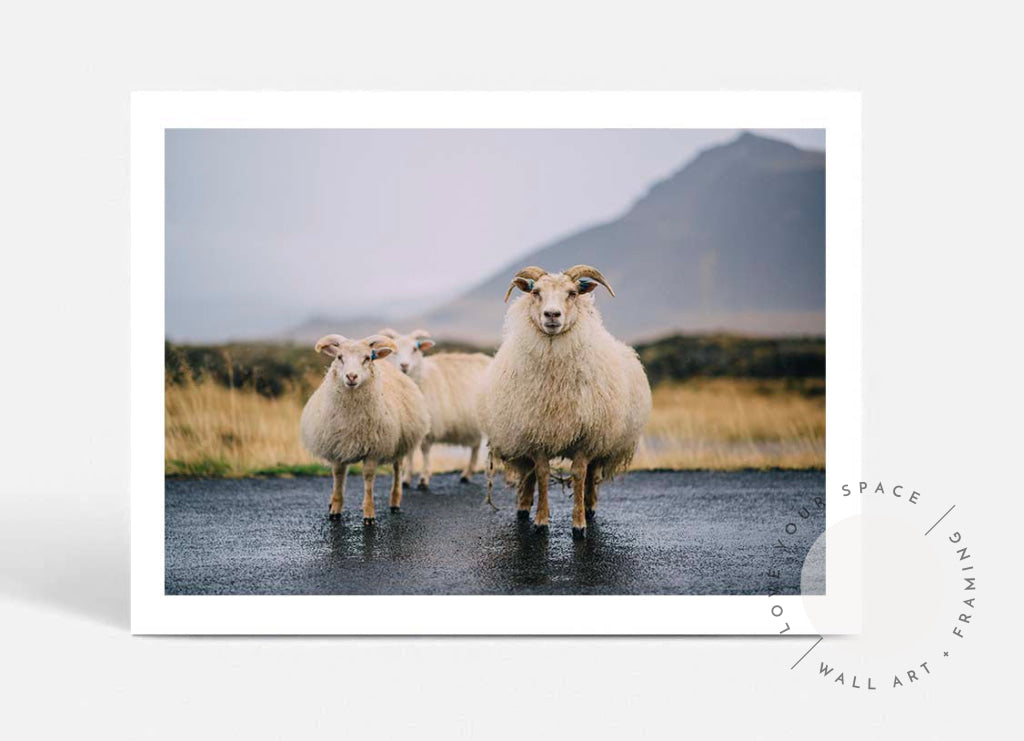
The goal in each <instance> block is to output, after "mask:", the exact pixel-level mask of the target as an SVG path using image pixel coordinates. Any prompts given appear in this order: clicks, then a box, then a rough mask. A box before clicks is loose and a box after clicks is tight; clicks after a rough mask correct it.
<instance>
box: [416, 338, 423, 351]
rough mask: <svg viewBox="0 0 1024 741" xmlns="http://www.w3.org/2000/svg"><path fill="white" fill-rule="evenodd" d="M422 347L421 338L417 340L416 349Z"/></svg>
mask: <svg viewBox="0 0 1024 741" xmlns="http://www.w3.org/2000/svg"><path fill="white" fill-rule="evenodd" d="M421 347H422V345H421V344H420V341H419V340H416V349H417V350H419V349H420V348H421Z"/></svg>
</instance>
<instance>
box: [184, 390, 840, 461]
mask: <svg viewBox="0 0 1024 741" xmlns="http://www.w3.org/2000/svg"><path fill="white" fill-rule="evenodd" d="M313 382H314V383H315V382H316V379H313ZM307 389H308V385H307V384H303V385H302V389H299V388H296V389H295V390H293V391H289V392H287V393H285V394H283V395H281V396H279V397H277V398H273V399H270V398H265V397H263V396H260V395H259V394H257V393H256V392H255V391H248V390H238V389H234V390H232V389H228V388H226V387H224V386H222V385H220V384H217V383H215V382H213V381H203V382H199V383H188V382H186V383H184V384H168V385H167V386H166V389H165V401H164V406H165V411H166V420H165V424H166V448H165V461H166V466H165V472H166V474H167V475H172V476H173V475H184V476H188V475H195V476H249V475H291V474H295V473H316V474H326V473H328V469H327V468H326V467H324V466H322V465H321V464H320V462H319V461H316V460H315V459H313V458H312V457H311V456H310V455H309V454H308V453H307V452H306V451H305V450H303V448H302V444H301V442H300V441H299V415H300V414H301V412H302V407H303V404H304V403H305V396H306V394H307V393H308V390H307ZM467 455H468V451H466V450H465V449H460V448H450V447H448V446H435V448H434V449H433V450H432V451H431V457H432V459H433V460H432V463H433V466H434V469H435V470H436V471H450V470H455V469H458V468H461V467H462V466H463V465H465V459H466V456H467ZM418 458H419V456H417V464H416V465H417V466H418V465H419V462H418ZM481 460H483V459H482V458H481ZM824 466H825V394H824V382H823V381H822V380H813V379H810V380H793V381H787V380H770V381H760V380H754V379H743V378H716V379H698V380H690V381H686V382H672V383H664V384H662V385H659V386H658V387H657V388H655V389H654V411H653V413H652V415H651V421H650V423H649V424H648V426H647V430H646V432H645V434H644V437H643V440H642V441H641V443H640V448H639V450H638V451H637V454H636V457H635V458H634V460H633V465H632V468H634V469H652V468H667V469H677V470H685V469H723V470H728V469H738V468H776V467H777V468H824Z"/></svg>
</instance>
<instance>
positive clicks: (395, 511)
mask: <svg viewBox="0 0 1024 741" xmlns="http://www.w3.org/2000/svg"><path fill="white" fill-rule="evenodd" d="M401 511H402V508H401V507H392V508H391V514H393V515H397V514H398V513H400V512H401Z"/></svg>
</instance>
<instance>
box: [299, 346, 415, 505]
mask: <svg viewBox="0 0 1024 741" xmlns="http://www.w3.org/2000/svg"><path fill="white" fill-rule="evenodd" d="M396 349H397V348H396V346H395V343H394V341H392V340H391V339H390V338H389V337H384V336H381V335H371V336H370V337H367V338H365V339H363V340H349V339H346V338H345V337H342V336H341V335H337V334H329V335H327V336H325V337H322V338H320V340H319V341H317V343H316V351H317V352H319V353H323V354H324V355H326V356H328V357H330V358H332V361H331V364H330V366H329V367H328V369H327V373H326V375H325V376H324V380H323V382H322V383H321V384H320V386H319V387H318V388H317V390H316V391H314V392H313V395H312V396H311V397H310V398H309V401H308V402H306V406H305V408H304V409H303V410H302V419H301V422H300V428H301V433H302V443H303V445H305V447H306V449H307V450H309V452H310V453H312V454H313V455H315V456H318V457H320V458H323V459H324V460H326V461H327V462H328V463H329V464H330V465H331V469H332V471H333V474H334V487H333V490H332V494H331V506H330V517H331V519H339V518H340V517H341V509H342V506H343V504H344V501H345V479H346V476H347V473H348V466H349V464H351V463H356V462H358V461H362V464H363V490H364V493H363V524H364V525H372V524H374V520H375V513H374V506H373V480H374V477H375V475H376V471H377V465H378V464H379V463H382V462H388V461H390V462H391V463H392V465H393V466H394V477H393V479H392V482H391V499H390V504H391V511H392V512H395V513H397V512H399V511H400V507H401V505H402V485H401V463H402V459H403V458H405V456H406V455H408V454H409V453H410V452H411V451H412V450H414V449H415V448H416V446H417V445H419V443H420V441H421V440H422V439H423V436H424V435H426V434H427V431H428V430H429V427H430V417H429V415H428V413H427V405H426V402H425V401H424V399H423V394H422V393H420V390H419V388H418V387H417V386H416V384H415V383H413V382H412V381H411V380H410V379H409V378H407V377H406V376H404V375H403V374H402V373H400V372H399V371H398V370H397V369H396V368H395V367H394V366H392V365H391V364H390V363H379V362H377V361H378V360H383V359H384V358H386V357H387V356H388V355H390V354H391V353H393V352H395V350H396Z"/></svg>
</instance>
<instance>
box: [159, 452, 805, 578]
mask: <svg viewBox="0 0 1024 741" xmlns="http://www.w3.org/2000/svg"><path fill="white" fill-rule="evenodd" d="M361 483H362V482H361V480H360V479H359V478H358V477H350V486H349V496H348V498H347V500H346V502H345V511H344V513H343V516H342V519H341V521H340V522H339V521H335V522H331V521H329V520H328V518H327V506H328V501H329V499H330V479H325V478H295V479H242V480H205V479H191V480H168V481H167V482H166V575H165V587H166V592H167V593H168V594H766V593H768V592H769V591H770V590H772V589H776V590H780V591H783V592H785V593H794V592H799V591H800V570H801V566H802V565H803V560H804V557H805V555H806V553H807V550H808V549H809V548H810V546H811V544H812V543H813V542H814V540H815V538H817V537H818V536H819V535H820V534H821V532H822V531H823V529H824V523H825V511H824V509H823V508H818V507H816V506H815V504H814V498H815V497H823V496H824V487H825V475H824V473H822V472H804V471H798V472H780V471H743V472H651V473H647V472H642V473H641V472H636V473H630V474H626V475H625V476H623V477H621V478H619V479H617V480H615V481H612V482H609V483H606V484H605V485H604V486H602V488H601V499H600V500H599V502H598V514H597V519H596V521H595V522H593V523H592V524H591V526H590V527H589V528H588V538H587V540H586V541H583V542H574V541H573V539H572V533H571V524H570V512H571V500H570V499H569V497H568V496H566V495H563V494H562V490H561V488H560V487H559V486H558V485H557V484H552V487H551V495H550V502H551V529H550V532H549V533H548V534H547V535H546V536H544V535H539V534H537V533H535V532H533V529H532V526H530V525H529V524H525V525H524V524H521V523H519V522H517V521H516V517H515V507H514V499H513V495H512V492H510V491H507V490H505V489H503V488H496V490H495V502H496V503H497V505H498V506H499V507H501V509H500V510H499V511H492V510H491V508H490V507H488V506H487V505H486V504H483V498H484V478H483V476H482V475H480V474H478V475H477V476H476V479H475V481H474V482H473V483H470V484H461V483H459V480H458V477H457V475H455V474H448V475H439V476H435V477H434V478H433V480H432V482H431V485H432V486H431V490H430V491H429V492H420V491H416V490H408V489H407V490H406V493H405V496H404V498H403V501H402V512H401V513H400V514H391V513H390V512H389V511H388V507H387V487H388V485H389V483H390V477H389V476H383V477H380V476H378V478H377V482H376V484H377V486H376V491H375V495H376V501H377V524H376V526H375V527H372V528H364V527H363V524H362V513H361V509H360V504H361V501H362V496H361V487H360V486H359V484H361ZM566 492H568V490H566ZM805 507H806V509H803V508H805ZM801 510H802V511H803V513H805V514H807V515H808V516H807V517H801ZM791 522H792V523H794V524H795V525H796V526H797V529H796V532H795V533H794V534H792V535H790V534H787V533H786V532H785V531H786V525H787V523H791ZM780 538H781V539H782V541H783V544H784V545H785V546H786V548H779V547H778V541H779V539H780ZM769 572H778V573H779V576H778V577H770V576H769V575H768V574H769ZM822 589H823V581H822V582H820V583H819V585H818V588H815V589H814V590H813V591H814V592H815V593H820V591H822Z"/></svg>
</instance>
